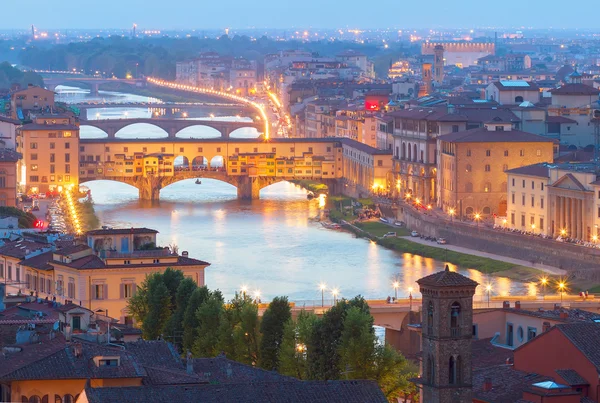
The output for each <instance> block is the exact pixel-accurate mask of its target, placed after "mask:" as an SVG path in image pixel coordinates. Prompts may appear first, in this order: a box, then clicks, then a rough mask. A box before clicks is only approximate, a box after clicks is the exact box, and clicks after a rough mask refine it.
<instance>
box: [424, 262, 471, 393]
mask: <svg viewBox="0 0 600 403" xmlns="http://www.w3.org/2000/svg"><path fill="white" fill-rule="evenodd" d="M417 283H418V284H419V287H420V290H421V294H422V295H423V306H422V311H421V312H422V318H423V319H422V349H423V360H422V376H421V378H419V381H418V382H419V383H421V384H422V391H421V396H422V401H423V402H427V403H464V402H471V400H472V399H471V389H472V384H471V383H472V375H471V338H472V335H473V295H474V294H475V288H477V285H478V283H477V282H476V281H473V280H471V279H469V278H467V277H465V276H463V275H461V274H458V273H455V272H452V271H450V269H449V268H448V266H446V269H445V270H444V271H442V272H438V273H435V274H432V275H429V276H427V277H423V278H422V279H420V280H418V281H417Z"/></svg>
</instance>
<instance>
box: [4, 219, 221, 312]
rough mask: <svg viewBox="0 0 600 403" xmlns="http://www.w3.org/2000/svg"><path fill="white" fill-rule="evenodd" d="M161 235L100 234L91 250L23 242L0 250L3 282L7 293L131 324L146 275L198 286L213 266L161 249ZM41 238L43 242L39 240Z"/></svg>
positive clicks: (90, 240) (133, 231) (94, 234)
mask: <svg viewBox="0 0 600 403" xmlns="http://www.w3.org/2000/svg"><path fill="white" fill-rule="evenodd" d="M156 234H157V231H155V230H152V229H148V228H127V229H110V228H107V229H100V230H94V231H90V232H88V233H87V239H86V241H87V242H86V244H78V243H70V244H69V243H57V242H54V241H52V240H47V241H46V242H44V241H42V240H41V239H37V240H34V239H28V238H26V239H22V240H19V241H16V242H9V243H6V244H5V245H4V246H1V247H0V278H3V279H5V280H4V282H5V283H6V284H7V287H8V288H7V290H8V291H10V292H12V293H15V294H16V293H25V294H31V295H35V296H37V297H39V298H48V299H49V300H51V301H58V302H60V303H64V302H65V301H77V303H78V304H79V305H81V306H83V307H85V308H87V309H89V310H91V311H94V312H98V311H103V312H108V313H110V315H111V316H112V317H115V318H118V319H119V321H120V322H121V323H132V319H131V317H130V316H129V313H128V311H127V299H128V298H130V297H132V296H133V295H135V293H136V292H137V287H138V285H141V284H142V283H143V281H144V279H145V278H146V276H147V275H149V274H151V273H154V272H157V271H164V270H165V269H166V268H168V267H171V268H173V269H178V270H181V271H183V272H184V275H185V276H186V277H190V278H192V279H193V280H194V281H195V282H196V283H197V284H198V285H199V286H203V285H204V284H205V281H204V270H205V269H206V267H208V266H209V263H207V262H204V261H201V260H197V259H193V258H190V257H189V256H188V253H187V252H182V254H181V255H178V254H175V253H172V252H171V251H170V250H169V249H168V248H160V247H156ZM38 238H39V237H38Z"/></svg>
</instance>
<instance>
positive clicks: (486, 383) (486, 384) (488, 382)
mask: <svg viewBox="0 0 600 403" xmlns="http://www.w3.org/2000/svg"><path fill="white" fill-rule="evenodd" d="M490 390H492V378H489V377H486V378H485V379H484V380H483V391H484V392H489V391H490Z"/></svg>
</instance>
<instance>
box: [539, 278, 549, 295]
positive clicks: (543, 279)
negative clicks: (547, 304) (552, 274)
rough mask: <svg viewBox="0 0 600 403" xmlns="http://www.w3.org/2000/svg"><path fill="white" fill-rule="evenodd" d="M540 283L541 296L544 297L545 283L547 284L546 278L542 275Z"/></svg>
mask: <svg viewBox="0 0 600 403" xmlns="http://www.w3.org/2000/svg"><path fill="white" fill-rule="evenodd" d="M540 283H542V298H545V297H546V285H548V278H547V277H542V279H541V280H540Z"/></svg>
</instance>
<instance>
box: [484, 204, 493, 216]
mask: <svg viewBox="0 0 600 403" xmlns="http://www.w3.org/2000/svg"><path fill="white" fill-rule="evenodd" d="M491 213H492V209H491V208H489V207H487V206H486V207H484V208H483V214H484V215H490V214H491Z"/></svg>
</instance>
